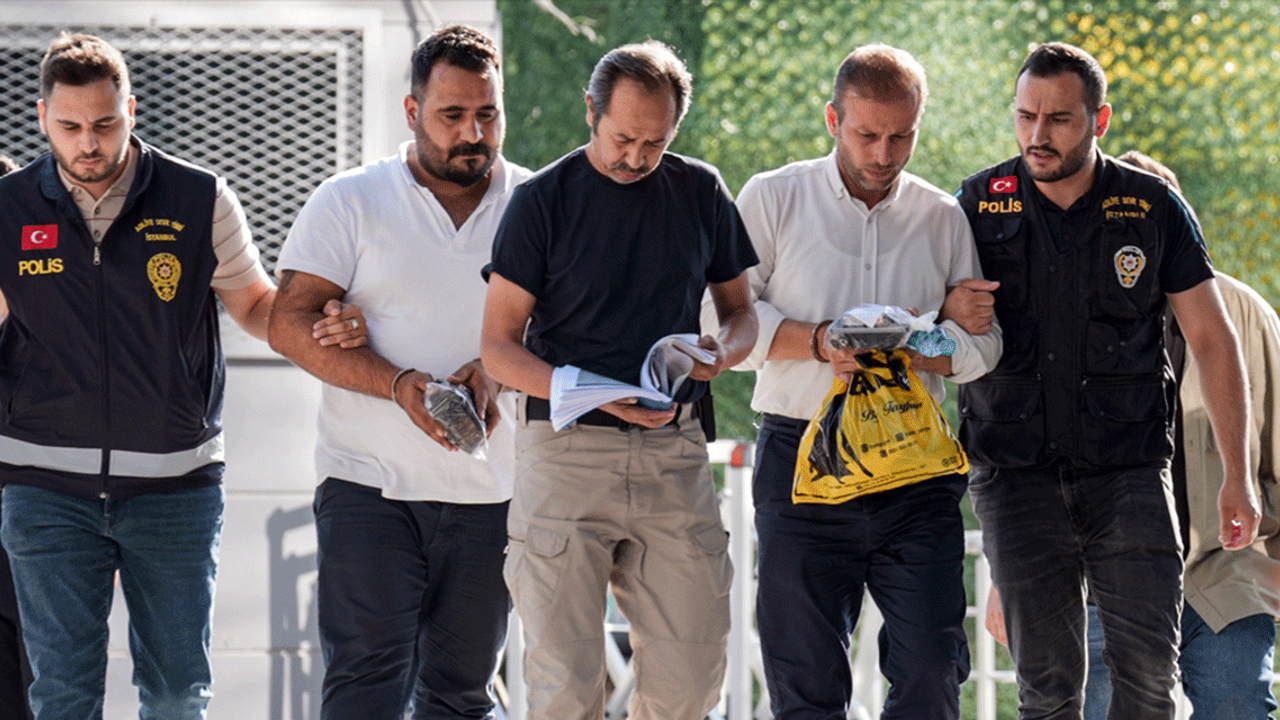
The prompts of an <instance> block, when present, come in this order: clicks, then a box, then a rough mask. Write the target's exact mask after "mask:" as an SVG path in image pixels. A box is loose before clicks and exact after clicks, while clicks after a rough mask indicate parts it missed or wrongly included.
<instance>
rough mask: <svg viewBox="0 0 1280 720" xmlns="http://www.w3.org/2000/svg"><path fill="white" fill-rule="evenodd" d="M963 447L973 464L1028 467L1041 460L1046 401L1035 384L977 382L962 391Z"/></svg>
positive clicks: (1005, 380) (986, 380)
mask: <svg viewBox="0 0 1280 720" xmlns="http://www.w3.org/2000/svg"><path fill="white" fill-rule="evenodd" d="M960 419H961V421H960V443H961V444H962V445H963V446H964V449H965V452H967V453H968V454H969V461H970V463H971V464H977V465H996V466H999V467H1027V466H1030V465H1035V464H1037V463H1038V462H1040V460H1041V454H1042V453H1041V450H1042V448H1043V447H1044V439H1045V418H1044V400H1043V398H1042V397H1041V392H1040V386H1039V384H1038V383H1036V382H1035V381H1032V380H1023V379H984V380H975V381H973V382H971V383H968V384H967V385H963V386H961V389H960Z"/></svg>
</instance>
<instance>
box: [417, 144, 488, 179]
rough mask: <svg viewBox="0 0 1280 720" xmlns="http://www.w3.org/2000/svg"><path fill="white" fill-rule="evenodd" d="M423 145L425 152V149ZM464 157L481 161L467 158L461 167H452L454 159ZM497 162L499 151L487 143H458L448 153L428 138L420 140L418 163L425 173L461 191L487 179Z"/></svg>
mask: <svg viewBox="0 0 1280 720" xmlns="http://www.w3.org/2000/svg"><path fill="white" fill-rule="evenodd" d="M424 143H425V144H426V145H427V147H426V148H424V147H423V144H424ZM464 155H472V156H475V155H478V156H480V159H475V158H468V159H467V160H464V161H463V163H464V164H463V165H461V166H459V165H455V164H453V160H454V158H458V157H462V156H464ZM497 159H498V153H497V151H496V150H495V149H494V148H492V147H490V146H488V145H485V144H484V143H459V144H457V145H454V146H453V147H451V148H449V152H448V153H445V151H444V150H443V149H442V148H440V147H439V146H438V145H436V144H435V143H433V142H431V140H430V139H429V138H426V137H422V136H420V137H419V138H418V163H419V164H420V165H422V169H423V170H426V171H427V173H428V174H430V175H431V176H433V177H436V178H439V179H440V180H444V181H445V182H451V183H453V184H455V185H459V186H461V187H471V186H472V185H475V184H476V183H478V182H480V181H481V180H483V179H485V177H487V176H488V175H489V171H490V170H491V169H493V163H494V162H495V161H497Z"/></svg>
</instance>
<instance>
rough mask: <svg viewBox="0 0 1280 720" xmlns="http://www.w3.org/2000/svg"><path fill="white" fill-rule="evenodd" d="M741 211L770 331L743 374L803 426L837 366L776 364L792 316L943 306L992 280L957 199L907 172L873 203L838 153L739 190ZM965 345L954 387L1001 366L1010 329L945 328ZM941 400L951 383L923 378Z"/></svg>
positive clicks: (810, 318) (764, 403)
mask: <svg viewBox="0 0 1280 720" xmlns="http://www.w3.org/2000/svg"><path fill="white" fill-rule="evenodd" d="M738 210H739V212H741V214H742V222H743V223H745V224H746V226H747V231H748V232H749V233H750V235H751V242H752V244H753V245H754V246H755V249H756V255H758V256H759V257H760V264H759V265H756V266H755V267H753V268H751V269H750V270H748V271H747V275H748V277H749V278H750V280H751V291H752V296H753V297H754V298H755V300H756V303H755V308H756V315H757V316H758V317H759V319H760V333H759V335H758V336H757V338H756V345H755V349H754V350H753V351H752V353H751V355H750V356H749V357H748V358H747V360H746V361H744V363H743V364H742V365H740V366H739V369H751V370H757V371H758V375H757V376H756V389H755V395H754V397H752V400H751V407H752V408H753V409H755V410H757V411H760V412H768V413H776V414H779V415H785V416H787V417H793V418H798V419H806V418H809V417H811V416H812V415H813V413H814V412H815V411H816V410H817V409H818V406H819V405H820V404H821V403H822V399H823V398H824V397H826V394H827V392H828V390H830V388H831V380H832V372H831V366H830V365H827V364H824V363H819V362H817V361H816V360H767V359H766V357H767V356H768V354H769V346H770V344H771V343H772V342H773V336H774V333H775V332H777V329H778V325H780V324H781V323H782V320H783V318H792V319H794V320H799V321H802V322H818V321H820V320H824V319H826V320H829V319H832V318H836V317H839V316H840V314H841V313H843V312H844V311H845V310H847V309H849V308H850V307H853V306H854V305H856V304H858V303H878V304H882V305H897V306H899V307H903V308H915V309H916V310H918V311H919V312H921V313H924V312H929V311H931V310H940V309H941V308H942V301H943V300H944V299H945V298H946V294H947V290H948V289H949V288H951V287H952V286H954V285H957V284H958V283H959V282H960V281H961V280H964V279H966V278H981V277H982V270H981V268H980V266H979V264H978V253H977V249H976V248H975V246H974V241H973V233H972V232H971V231H970V229H969V221H968V219H966V218H965V215H964V212H963V211H962V210H961V209H960V206H959V203H957V202H956V200H955V198H953V197H952V196H950V195H948V194H947V193H945V192H943V191H941V190H939V189H938V188H936V187H934V186H933V185H930V184H929V183H927V182H925V181H924V180H921V179H920V178H919V177H917V176H915V175H912V174H911V173H908V172H904V173H902V174H901V175H900V176H899V177H898V182H897V183H896V184H895V185H894V187H893V189H892V190H891V191H890V193H889V195H888V197H886V198H885V199H884V200H881V201H880V202H879V203H877V204H876V206H875V207H874V208H871V209H870V210H868V209H867V206H866V204H865V203H863V202H862V201H861V200H858V199H856V198H853V197H852V196H850V195H849V191H848V189H847V188H846V187H845V186H844V181H843V180H842V179H841V177H840V170H839V168H838V166H837V165H836V157H835V152H834V151H833V152H832V153H831V154H829V155H827V156H825V157H821V158H816V159H813V160H803V161H800V162H795V163H791V164H789V165H786V166H784V167H781V168H778V169H776V170H772V171H769V172H765V173H761V174H759V175H756V176H755V177H753V178H751V179H750V180H748V181H747V184H746V185H744V186H743V188H742V192H741V193H739V194H738ZM941 326H942V327H943V328H944V329H945V330H946V332H947V334H948V335H950V336H951V337H952V338H954V339H955V341H956V344H957V346H958V349H957V350H956V354H955V356H954V357H952V358H951V367H952V372H953V375H952V377H951V379H952V380H954V381H955V382H961V383H962V382H968V381H969V380H973V379H976V378H978V377H980V376H982V375H984V374H986V372H987V371H988V370H990V369H991V368H993V367H995V364H996V362H997V361H998V360H999V359H1000V352H1001V350H1002V347H1003V346H1002V343H1001V333H1000V328H999V326H996V327H993V328H992V329H991V331H990V332H988V333H987V334H985V335H970V334H968V333H966V332H965V331H964V330H962V329H961V328H960V326H959V325H957V324H955V323H954V322H952V321H950V320H947V321H944V322H943V323H941ZM921 380H923V381H924V383H925V385H926V386H927V387H928V390H929V392H930V393H932V394H933V396H934V397H935V398H936V399H937V400H938V401H939V402H941V401H942V398H943V394H944V393H945V392H946V390H945V387H944V385H943V382H942V378H940V377H938V376H937V375H934V374H932V373H921Z"/></svg>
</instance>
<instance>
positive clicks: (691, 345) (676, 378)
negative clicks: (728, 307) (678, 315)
mask: <svg viewBox="0 0 1280 720" xmlns="http://www.w3.org/2000/svg"><path fill="white" fill-rule="evenodd" d="M715 359H716V356H715V354H713V353H712V352H710V351H708V350H706V349H704V348H701V347H698V336H697V335H694V334H693V333H681V334H676V335H668V336H666V337H664V338H662V339H661V340H659V341H658V342H656V343H654V344H653V347H651V348H649V353H648V355H646V356H645V362H644V368H643V369H642V370H641V372H640V384H639V385H629V384H627V383H624V382H619V381H617V380H614V379H612V378H607V377H604V376H603V375H598V374H596V373H593V372H590V371H588V370H583V369H582V368H579V367H575V366H573V365H565V366H562V367H558V368H556V369H555V371H554V372H552V374H551V427H552V428H554V429H555V430H563V429H564V428H566V427H568V426H569V424H570V423H572V422H573V421H574V420H577V419H578V418H579V417H581V416H582V415H583V414H584V413H587V412H589V411H591V410H594V409H596V408H598V407H600V406H601V405H607V404H609V403H611V402H613V401H615V400H622V399H624V398H635V399H636V401H637V403H638V404H640V405H642V406H644V407H646V408H649V409H651V410H667V409H669V408H670V407H671V403H672V402H673V400H672V398H673V397H675V395H676V391H678V390H679V389H680V385H681V384H682V383H683V382H684V381H685V379H686V378H687V377H689V373H690V372H692V371H693V368H694V366H695V365H696V364H697V363H698V362H702V363H711V362H715Z"/></svg>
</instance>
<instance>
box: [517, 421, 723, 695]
mask: <svg viewBox="0 0 1280 720" xmlns="http://www.w3.org/2000/svg"><path fill="white" fill-rule="evenodd" d="M518 405H519V413H518V418H517V419H518V421H519V427H518V429H517V435H516V451H517V455H516V465H517V473H516V482H515V498H514V499H513V500H512V501H511V510H510V514H509V516H508V521H507V527H508V533H509V535H510V544H509V547H508V555H507V560H506V567H505V570H504V575H505V577H506V580H507V586H508V587H509V588H510V589H511V595H512V599H513V601H514V603H515V606H516V611H517V612H518V613H519V614H520V618H521V620H522V621H523V622H524V635H525V647H526V649H525V681H526V685H527V686H528V693H529V708H528V718H529V720H576V719H583V720H586V719H596V718H601V717H602V716H603V714H604V702H605V695H604V693H605V659H604V620H605V601H606V591H607V590H608V586H609V585H610V584H611V585H612V589H613V594H614V598H615V599H616V601H617V603H618V608H619V609H620V610H621V611H622V613H623V614H624V615H625V616H626V618H627V620H628V621H629V622H630V624H631V646H632V648H633V650H634V657H633V663H634V664H633V666H634V669H635V673H636V686H635V694H634V695H633V696H632V699H631V707H630V717H631V718H632V720H701V719H702V718H703V717H705V716H706V714H707V713H708V712H709V711H710V710H711V709H712V708H713V707H714V706H715V704H716V702H717V701H718V699H719V695H720V687H721V685H722V682H723V678H724V670H725V641H726V638H727V637H728V634H729V598H728V595H729V585H730V583H731V581H732V578H733V568H732V565H731V562H730V560H729V554H728V550H727V546H728V538H727V535H726V533H725V530H724V526H723V524H722V523H721V521H720V514H719V510H718V508H717V503H716V497H715V490H714V487H713V486H712V479H711V471H710V468H709V467H708V465H707V451H706V441H705V439H704V437H703V433H702V429H701V427H700V426H699V424H698V421H697V420H696V419H693V418H684V417H682V418H681V420H680V422H679V424H678V425H676V426H668V427H663V428H657V429H653V430H642V429H630V430H620V429H617V428H609V427H592V426H580V425H574V426H570V427H569V428H566V429H565V430H562V431H561V432H558V433H557V432H554V431H552V429H551V423H550V422H547V421H545V420H535V421H526V420H525V419H524V417H523V415H524V413H523V410H524V402H523V397H522V398H521V401H520V402H519V403H518ZM686 409H687V408H686ZM682 415H683V413H682Z"/></svg>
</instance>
